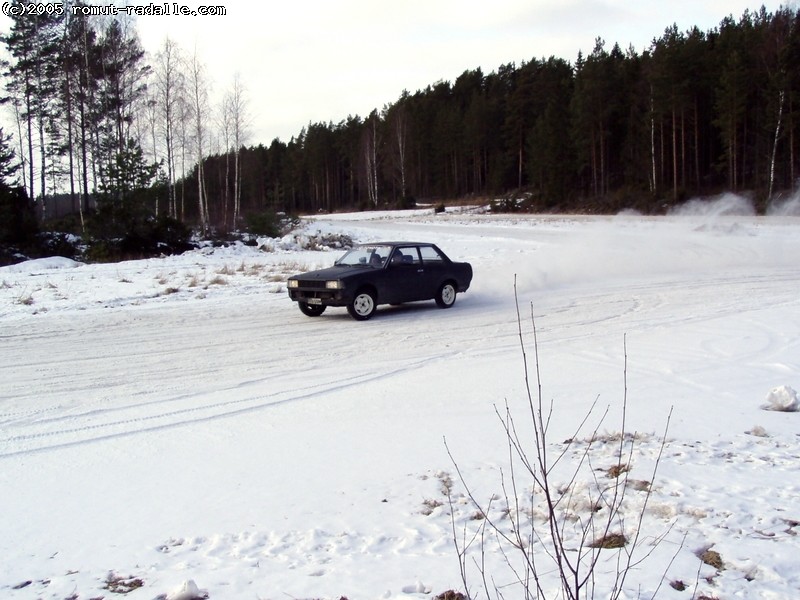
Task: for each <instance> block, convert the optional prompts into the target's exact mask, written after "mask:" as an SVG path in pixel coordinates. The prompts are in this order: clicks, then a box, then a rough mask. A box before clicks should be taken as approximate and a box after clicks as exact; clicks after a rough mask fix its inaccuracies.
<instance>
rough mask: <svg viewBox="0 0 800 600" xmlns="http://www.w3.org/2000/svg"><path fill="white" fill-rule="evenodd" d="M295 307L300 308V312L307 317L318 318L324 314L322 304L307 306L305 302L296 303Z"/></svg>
mask: <svg viewBox="0 0 800 600" xmlns="http://www.w3.org/2000/svg"><path fill="white" fill-rule="evenodd" d="M297 306H299V307H300V312H301V313H303V314H304V315H306V316H307V317H318V316H320V315H321V314H322V313H324V312H325V308H326V307H325V306H323V305H322V304H308V303H307V302H298V303H297Z"/></svg>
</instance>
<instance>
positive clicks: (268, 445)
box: [0, 211, 800, 600]
mask: <svg viewBox="0 0 800 600" xmlns="http://www.w3.org/2000/svg"><path fill="white" fill-rule="evenodd" d="M317 232H321V233H325V234H328V233H344V234H348V235H350V236H352V237H353V238H354V239H355V240H357V241H373V240H378V239H409V238H410V239H415V240H421V241H434V242H436V243H438V244H439V245H440V246H441V247H442V248H443V249H444V250H445V252H447V253H448V254H449V255H450V256H451V257H452V258H454V259H457V260H467V261H470V262H471V263H472V264H473V268H474V271H475V279H474V282H473V286H472V288H471V289H470V290H469V292H467V293H466V294H463V295H460V296H459V298H458V300H457V301H456V304H455V306H454V307H453V308H452V309H450V310H439V309H437V308H436V307H435V305H434V303H432V302H430V303H419V304H413V305H406V306H400V307H382V308H380V309H379V311H378V313H377V314H376V316H375V317H374V318H373V319H372V320H370V321H367V322H356V321H354V320H352V319H351V318H350V317H349V316H348V315H347V313H346V311H344V310H343V309H329V310H328V311H327V312H326V313H325V314H324V315H323V316H322V317H320V318H316V319H311V318H308V317H305V316H303V315H302V314H301V313H300V311H299V310H297V308H296V306H295V305H294V304H293V303H292V302H290V301H289V299H288V297H287V295H286V290H285V278H286V277H287V276H288V275H289V274H291V273H294V272H297V271H299V270H304V269H311V268H319V267H322V266H327V265H329V264H330V263H332V262H333V260H334V259H335V258H336V257H337V256H338V255H339V252H337V251H309V250H299V249H297V248H298V246H297V245H296V244H294V242H293V240H292V239H290V238H286V239H284V240H282V241H280V242H275V241H270V242H269V244H268V245H267V247H266V248H262V249H258V248H252V247H245V246H236V247H232V248H218V249H210V248H206V249H203V250H198V251H195V252H190V253H187V254H185V255H183V256H177V257H168V258H162V259H155V260H144V261H131V262H125V263H120V264H111V265H83V264H77V263H73V262H71V261H66V260H63V259H47V260H42V261H32V262H29V263H24V264H21V265H16V266H13V267H5V268H2V269H0V557H2V558H1V560H0V564H2V566H1V567H0V597H3V598H10V599H23V598H24V599H38V598H43V599H44V598H48V599H49V598H53V599H59V600H62V599H66V598H70V599H81V600H83V599H89V598H106V599H109V598H114V597H122V596H118V594H119V593H122V592H126V591H129V593H128V594H127V596H126V597H128V598H132V599H146V600H152V599H154V598H170V599H177V598H191V597H193V596H195V597H196V596H198V595H199V596H206V595H207V596H208V597H209V598H212V599H266V598H270V599H283V598H339V597H341V596H346V597H347V598H349V599H350V600H358V599H362V598H363V599H369V598H399V599H409V600H411V599H413V598H429V597H430V598H432V597H433V596H435V595H437V594H440V593H442V592H445V591H447V590H450V589H455V590H460V591H463V585H462V581H461V575H460V568H459V567H460V562H459V558H458V554H457V552H456V549H455V547H454V543H453V537H454V535H453V531H454V528H455V531H456V532H458V535H457V537H459V538H460V539H463V538H462V536H464V535H465V532H466V535H467V536H469V535H470V534H471V532H474V531H480V527H481V524H483V523H485V520H481V519H478V518H475V517H476V516H477V515H478V511H477V508H476V506H474V505H473V504H472V503H471V502H469V501H468V500H467V498H466V496H465V494H466V488H465V485H464V484H465V483H466V484H467V485H468V486H469V488H470V489H471V491H472V493H473V494H474V496H475V498H476V499H478V500H479V501H481V502H482V503H483V504H484V506H485V505H486V504H488V503H489V501H490V500H491V507H490V509H491V510H492V511H494V512H492V513H491V514H489V515H488V516H490V517H491V518H492V519H496V520H497V521H496V522H497V523H499V524H500V526H501V527H505V526H507V524H508V519H507V518H506V519H505V520H504V514H507V511H505V512H504V510H503V509H504V508H506V507H505V506H504V502H505V500H506V493H508V489H507V487H506V492H505V493H504V489H503V486H504V484H505V485H506V486H507V485H508V477H509V465H508V444H507V441H506V439H505V436H504V434H503V430H502V427H501V424H500V422H499V420H498V417H497V415H496V413H495V410H496V409H497V410H500V411H501V412H502V411H503V410H505V409H504V407H505V403H506V402H507V403H508V405H509V407H510V410H511V411H512V414H513V415H515V416H516V418H517V419H519V422H520V423H521V422H523V420H524V419H525V418H526V412H525V410H526V388H525V379H524V369H523V361H522V353H521V351H520V339H519V335H518V324H517V316H516V315H517V313H516V309H515V302H514V286H515V278H516V289H517V294H518V297H519V301H520V305H521V306H522V314H523V330H524V336H523V337H524V340H525V342H526V347H527V351H528V358H529V362H530V360H531V353H532V350H533V348H532V335H531V332H532V324H531V311H532V312H533V315H534V318H535V325H536V333H537V338H538V349H539V356H540V365H539V366H540V370H541V376H542V386H543V394H544V398H545V400H546V402H547V403H549V402H550V401H551V400H552V402H553V415H552V422H551V425H550V431H549V438H548V439H549V443H550V448H551V450H552V451H553V452H558V451H559V449H560V448H563V442H564V441H565V439H567V438H569V437H570V436H572V435H573V434H574V433H575V429H576V427H577V425H578V423H579V422H580V421H581V420H582V419H583V417H584V416H585V415H586V414H587V411H589V408H590V406H591V405H592V402H594V401H595V399H597V409H596V410H595V412H594V413H593V415H592V417H591V418H590V424H589V425H588V426H587V429H586V430H584V432H582V433H581V436H584V437H583V438H582V440H585V439H588V437H589V436H590V435H591V430H592V428H593V426H594V425H592V424H596V423H597V419H599V417H600V415H601V414H602V413H603V412H604V411H605V410H606V407H608V411H609V412H608V415H607V416H606V417H605V420H604V421H603V422H602V424H600V425H599V433H600V434H601V438H604V439H613V438H614V437H615V434H616V433H619V432H620V431H621V429H622V421H621V417H622V400H623V397H624V395H625V388H626V382H627V402H628V406H627V412H626V415H625V417H626V422H625V429H626V431H628V432H629V433H633V432H636V433H637V435H636V436H635V439H636V442H635V444H634V447H633V456H632V459H631V461H630V468H631V471H630V473H629V475H630V478H631V479H632V480H637V481H641V480H644V481H649V480H650V479H651V478H652V469H653V465H654V461H655V457H656V456H657V454H658V452H659V449H660V447H661V439H662V437H663V433H664V430H665V427H666V425H667V420H668V419H669V431H668V434H667V436H666V437H667V442H666V446H665V447H664V452H663V457H662V459H661V462H660V465H659V468H658V471H657V473H656V477H655V480H654V481H653V482H652V484H651V489H652V494H651V496H650V498H649V504H648V506H647V510H646V511H645V514H644V519H643V522H642V525H641V537H640V540H639V546H640V548H641V550H642V551H643V552H650V551H651V550H652V553H651V554H650V555H649V557H648V558H647V559H646V560H645V561H644V562H643V563H641V564H640V565H638V566H637V567H636V568H635V569H633V570H632V572H631V573H630V575H629V577H628V579H627V582H626V594H625V596H624V597H626V598H634V597H638V596H639V594H641V597H648V598H649V597H651V596H652V595H653V593H655V592H656V591H657V594H658V597H661V598H675V599H685V600H688V599H690V598H693V597H695V598H697V597H700V596H702V595H705V596H706V597H710V598H733V597H737V598H762V599H779V598H782V599H785V598H795V597H797V596H798V594H799V593H800V572H799V571H798V569H797V556H798V555H799V554H798V553H800V539H798V534H800V503H798V498H800V437H798V436H799V435H800V413H798V412H792V409H796V408H797V392H795V390H797V389H800V293H799V292H800V235H798V233H800V219H798V218H796V217H790V216H789V217H787V216H781V217H754V216H749V215H745V216H730V215H728V216H719V215H714V214H710V213H707V214H705V215H704V216H700V217H698V216H685V215H684V216H672V217H666V218H644V217H637V216H619V217H613V218H605V217H595V218H590V217H547V218H545V217H513V218H512V217H498V216H491V215H482V214H469V212H463V213H449V214H446V215H439V216H434V215H432V214H431V213H430V212H428V211H422V212H411V213H394V214H391V213H384V214H372V215H369V218H365V216H364V215H349V216H325V217H318V218H316V219H310V220H307V221H306V222H305V224H304V228H303V231H301V232H300V233H301V235H305V236H310V235H314V234H316V233H317ZM531 307H532V308H531ZM626 355H627V359H626ZM776 408H778V409H781V408H783V409H787V410H769V409H776ZM670 411H672V412H671V417H669V415H670ZM585 446H586V442H585V441H581V442H579V444H578V446H577V447H576V448H575V452H570V453H568V454H567V456H566V458H565V460H564V462H563V463H562V464H561V471H559V472H557V473H554V475H553V477H554V478H555V479H558V478H561V477H563V478H564V480H563V481H556V483H557V484H558V485H562V486H564V488H565V487H566V483H567V478H568V477H569V475H570V472H571V471H572V470H574V469H573V468H572V467H574V465H576V464H577V463H576V462H575V461H576V460H577V458H576V456H578V455H579V454H580V450H581V449H584V448H585ZM627 447H628V446H626V448H627ZM592 448H593V449H592V450H591V453H592V463H591V465H592V468H596V469H606V468H608V467H610V466H613V465H614V464H615V461H616V457H615V456H614V450H615V449H616V448H617V445H616V444H614V443H605V444H604V443H602V442H600V443H597V444H595V445H594V446H593V447H592ZM448 449H449V453H450V454H452V458H451V456H450V455H449V454H448ZM456 467H458V470H459V471H460V473H461V474H462V475H463V480H461V479H460V478H459V477H458V474H457V472H456ZM595 473H597V471H596V472H595ZM518 476H519V478H520V480H519V481H518V485H519V486H520V488H524V487H525V486H527V485H528V484H529V482H528V481H525V478H524V476H523V474H519V475H518ZM599 477H603V475H601V476H597V475H595V477H594V479H595V480H598V479H599ZM591 483H592V476H591V475H588V474H587V473H585V472H583V471H581V473H580V475H579V477H578V479H577V480H576V481H574V482H573V484H572V489H573V490H576V491H574V492H573V493H574V494H575V495H576V497H577V496H578V495H579V493H580V490H581V489H588V488H587V486H588V487H590V486H591ZM643 487H646V486H643ZM447 490H449V491H450V498H451V499H452V505H451V504H450V503H449V502H448V497H447V496H446V494H445V492H446V491H447ZM525 496H526V493H525V492H524V490H521V497H522V500H523V501H529V499H526V498H525ZM644 496H645V493H644V492H642V491H631V492H629V495H628V499H627V500H626V504H625V505H624V506H623V507H622V510H623V515H624V516H625V517H626V520H625V522H624V523H623V524H622V525H621V528H623V529H625V533H626V534H628V535H631V534H633V533H635V529H636V520H635V516H636V514H637V510H638V509H640V508H641V506H642V502H643V499H644ZM569 510H573V511H574V512H575V513H576V515H577V516H578V517H579V518H586V515H585V514H584V515H581V514H580V510H581V509H580V507H579V506H578V507H576V506H572V507H570V509H569ZM512 513H513V511H512ZM520 516H521V517H524V518H532V519H534V521H535V522H537V520H541V519H542V514H541V512H540V511H539V510H538V509H537V507H536V506H532V507H531V506H527V507H523V509H522V511H521V514H520ZM454 525H455V527H454ZM662 535H663V536H665V537H664V538H663V541H662V542H661V543H660V544H658V545H656V546H653V545H652V542H653V540H654V539H655V538H656V537H657V536H662ZM707 549H712V550H713V551H715V552H717V553H718V554H719V557H720V558H721V560H722V562H723V566H722V567H721V568H718V567H715V566H711V565H708V564H704V563H703V562H702V561H701V560H700V558H699V556H700V555H701V554H702V552H703V551H705V550H707ZM483 550H484V551H483V552H482V551H481V548H480V546H479V545H478V544H477V543H475V544H473V546H472V548H471V550H470V552H469V555H468V558H467V567H468V570H469V586H470V589H469V592H470V594H471V595H472V596H473V597H481V598H485V596H486V594H485V593H484V590H483V587H482V582H481V581H480V580H479V579H478V577H477V570H476V567H475V563H476V561H481V560H484V561H485V571H486V573H487V576H488V577H489V578H490V581H491V582H492V583H491V585H496V586H497V587H498V589H500V590H501V591H502V593H503V594H505V596H506V597H508V598H520V597H522V594H521V593H520V591H519V589H518V588H515V587H514V586H513V577H512V576H511V574H510V573H509V571H508V568H507V566H508V565H507V564H506V562H507V561H506V557H505V556H504V555H503V553H502V550H505V551H506V552H508V551H509V548H508V547H507V546H505V547H503V546H502V545H501V544H500V543H499V542H498V540H497V539H496V537H494V536H490V535H488V534H487V535H486V537H485V538H484V544H483ZM601 552H602V554H601V562H600V564H599V565H598V570H597V578H596V587H597V590H598V594H597V596H596V597H602V596H603V593H604V592H605V591H607V590H608V587H609V585H610V583H609V582H610V581H611V578H612V576H613V573H614V572H615V571H616V564H617V563H616V558H617V556H618V555H619V551H618V550H602V551H601ZM537 557H538V558H539V562H538V563H537V564H538V565H539V569H540V572H539V575H540V576H541V577H542V578H543V581H544V585H545V587H546V588H547V589H551V588H552V586H554V585H556V584H557V583H558V582H557V579H556V576H555V573H554V572H553V570H552V567H551V565H550V564H549V563H548V562H547V558H546V556H545V555H544V554H543V553H541V552H540V553H539V554H537ZM510 560H516V559H515V558H513V557H511V558H510ZM662 579H663V582H662ZM678 582H682V583H683V584H684V585H685V589H684V590H682V591H680V590H678V589H676V588H680V587H681V586H680V585H679V583H678ZM670 584H672V585H670ZM659 586H660V587H659ZM548 597H556V596H555V594H552V595H549V596H548Z"/></svg>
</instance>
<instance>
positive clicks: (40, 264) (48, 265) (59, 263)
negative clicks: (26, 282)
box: [0, 256, 83, 273]
mask: <svg viewBox="0 0 800 600" xmlns="http://www.w3.org/2000/svg"><path fill="white" fill-rule="evenodd" d="M82 264H83V263H79V262H78V261H76V260H72V259H71V258H64V257H63V256H49V257H47V258H35V259H33V260H26V261H24V262H21V263H17V264H15V265H10V266H8V267H0V270H4V271H6V272H7V273H35V272H38V271H47V270H51V269H74V268H75V267H80V266H81V265H82Z"/></svg>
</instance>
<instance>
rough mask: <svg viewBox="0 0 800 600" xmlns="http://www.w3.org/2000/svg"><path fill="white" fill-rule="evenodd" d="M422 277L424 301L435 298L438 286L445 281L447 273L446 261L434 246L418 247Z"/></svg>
mask: <svg viewBox="0 0 800 600" xmlns="http://www.w3.org/2000/svg"><path fill="white" fill-rule="evenodd" d="M419 253H420V258H421V259H422V263H421V272H420V274H421V275H422V277H421V279H422V284H421V285H422V286H423V289H424V293H425V300H429V299H431V298H435V297H436V292H437V291H438V290H439V286H440V285H441V284H442V282H444V280H445V279H447V273H448V271H449V265H448V261H447V260H446V259H445V257H444V256H442V254H441V253H440V252H439V251H438V250H437V249H436V248H435V247H434V246H420V247H419Z"/></svg>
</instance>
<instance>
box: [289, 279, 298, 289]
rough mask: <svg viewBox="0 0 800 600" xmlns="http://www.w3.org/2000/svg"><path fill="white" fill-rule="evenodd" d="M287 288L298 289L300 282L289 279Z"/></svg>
mask: <svg viewBox="0 0 800 600" xmlns="http://www.w3.org/2000/svg"><path fill="white" fill-rule="evenodd" d="M289 287H290V288H296V287H300V282H299V281H297V279H290V280H289Z"/></svg>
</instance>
